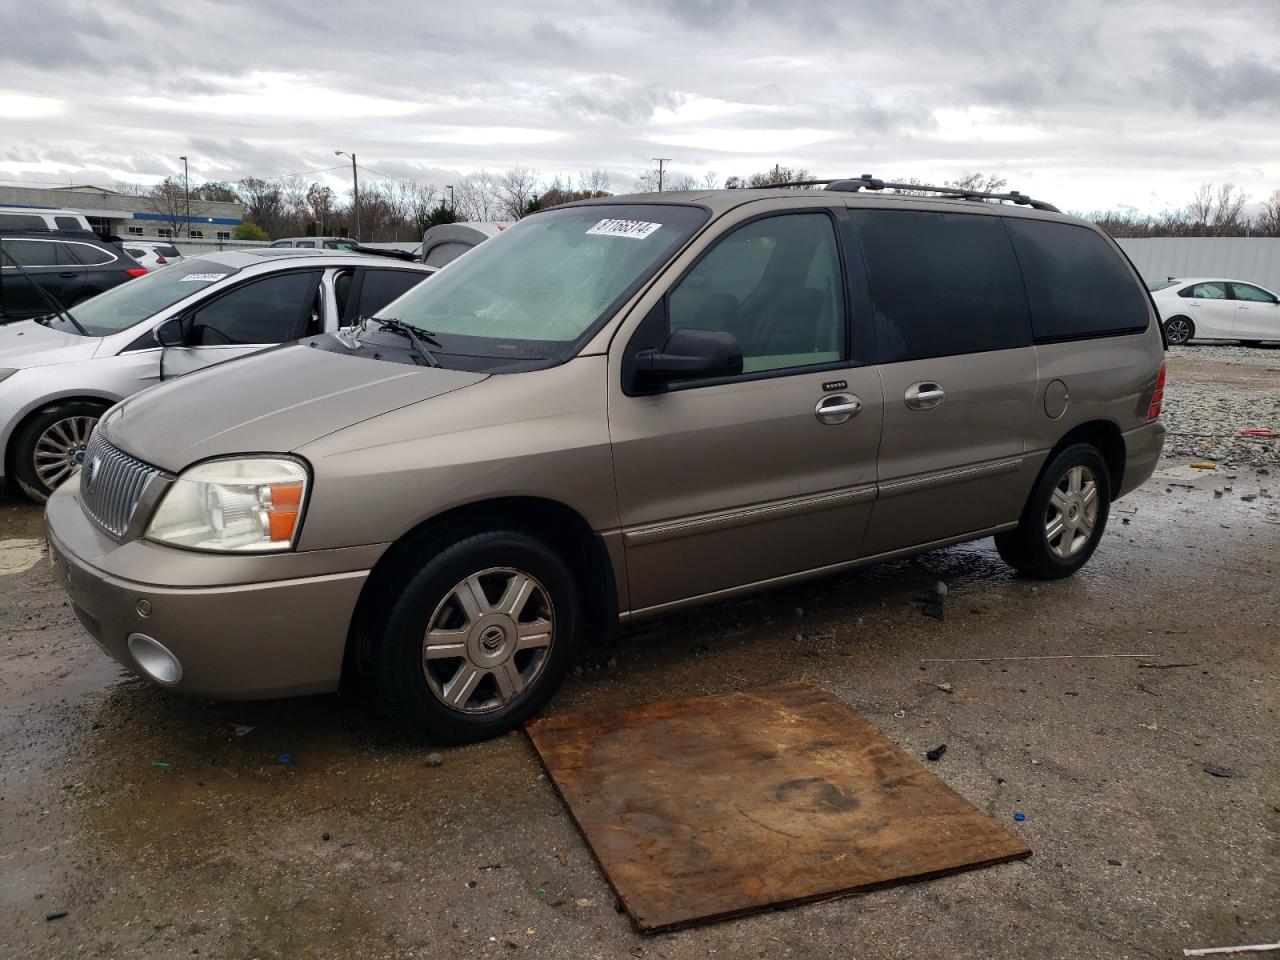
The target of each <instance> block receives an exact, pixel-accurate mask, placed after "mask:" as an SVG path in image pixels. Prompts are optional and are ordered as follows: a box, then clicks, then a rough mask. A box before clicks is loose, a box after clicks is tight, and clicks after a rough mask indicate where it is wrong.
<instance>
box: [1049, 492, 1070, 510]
mask: <svg viewBox="0 0 1280 960" xmlns="http://www.w3.org/2000/svg"><path fill="white" fill-rule="evenodd" d="M1049 502H1050V503H1051V504H1053V505H1054V506H1055V507H1057V508H1058V512H1059V513H1066V512H1067V491H1065V490H1063V489H1062V488H1061V487H1054V488H1053V493H1051V494H1049Z"/></svg>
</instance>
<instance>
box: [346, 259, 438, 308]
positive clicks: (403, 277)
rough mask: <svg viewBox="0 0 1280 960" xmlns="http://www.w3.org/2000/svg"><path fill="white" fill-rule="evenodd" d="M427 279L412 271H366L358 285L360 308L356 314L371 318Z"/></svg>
mask: <svg viewBox="0 0 1280 960" xmlns="http://www.w3.org/2000/svg"><path fill="white" fill-rule="evenodd" d="M426 278H427V275H426V274H425V273H417V272H415V271H413V270H366V271H365V272H364V282H363V283H362V284H361V285H360V307H359V312H358V313H357V314H356V315H357V316H360V317H371V316H373V315H374V314H376V313H377V312H378V311H379V310H381V309H382V308H383V307H385V306H386V305H387V304H388V303H390V302H391V301H392V300H394V299H396V298H397V297H399V296H400V295H401V294H403V293H406V292H407V291H409V290H412V289H413V288H414V287H416V286H417V285H418V284H419V283H421V282H422V281H423V280H425V279H426Z"/></svg>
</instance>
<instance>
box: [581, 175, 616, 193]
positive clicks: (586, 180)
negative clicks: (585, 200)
mask: <svg viewBox="0 0 1280 960" xmlns="http://www.w3.org/2000/svg"><path fill="white" fill-rule="evenodd" d="M609 185H610V179H609V171H608V170H601V169H600V168H596V169H595V170H587V171H583V172H581V173H579V174H578V190H579V191H580V192H582V193H585V194H588V195H589V196H592V197H606V196H608V195H609Z"/></svg>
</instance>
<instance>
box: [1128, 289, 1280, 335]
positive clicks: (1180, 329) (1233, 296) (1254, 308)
mask: <svg viewBox="0 0 1280 960" xmlns="http://www.w3.org/2000/svg"><path fill="white" fill-rule="evenodd" d="M1148 287H1149V288H1150V290H1151V299H1152V300H1153V301H1154V302H1155V305H1156V309H1157V310H1158V311H1159V312H1160V321H1161V323H1162V324H1163V325H1164V334H1165V338H1166V339H1167V340H1168V341H1169V343H1171V344H1174V345H1177V344H1183V343H1186V342H1187V341H1188V340H1192V339H1195V340H1239V341H1240V342H1241V343H1243V344H1244V345H1245V346H1247V347H1256V346H1258V345H1259V344H1260V343H1262V341H1264V340H1280V296H1277V295H1276V294H1275V293H1274V292H1273V291H1271V290H1268V289H1267V288H1266V287H1261V286H1259V285H1258V284H1256V283H1245V282H1244V281H1242V280H1224V279H1221V278H1213V277H1185V278H1181V279H1178V278H1174V277H1170V278H1169V279H1168V280H1161V281H1158V282H1156V283H1153V284H1148Z"/></svg>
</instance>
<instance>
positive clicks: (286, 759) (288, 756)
mask: <svg viewBox="0 0 1280 960" xmlns="http://www.w3.org/2000/svg"><path fill="white" fill-rule="evenodd" d="M276 763H283V764H285V765H286V766H287V765H288V764H291V763H293V754H292V753H282V754H280V756H278V757H276Z"/></svg>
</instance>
